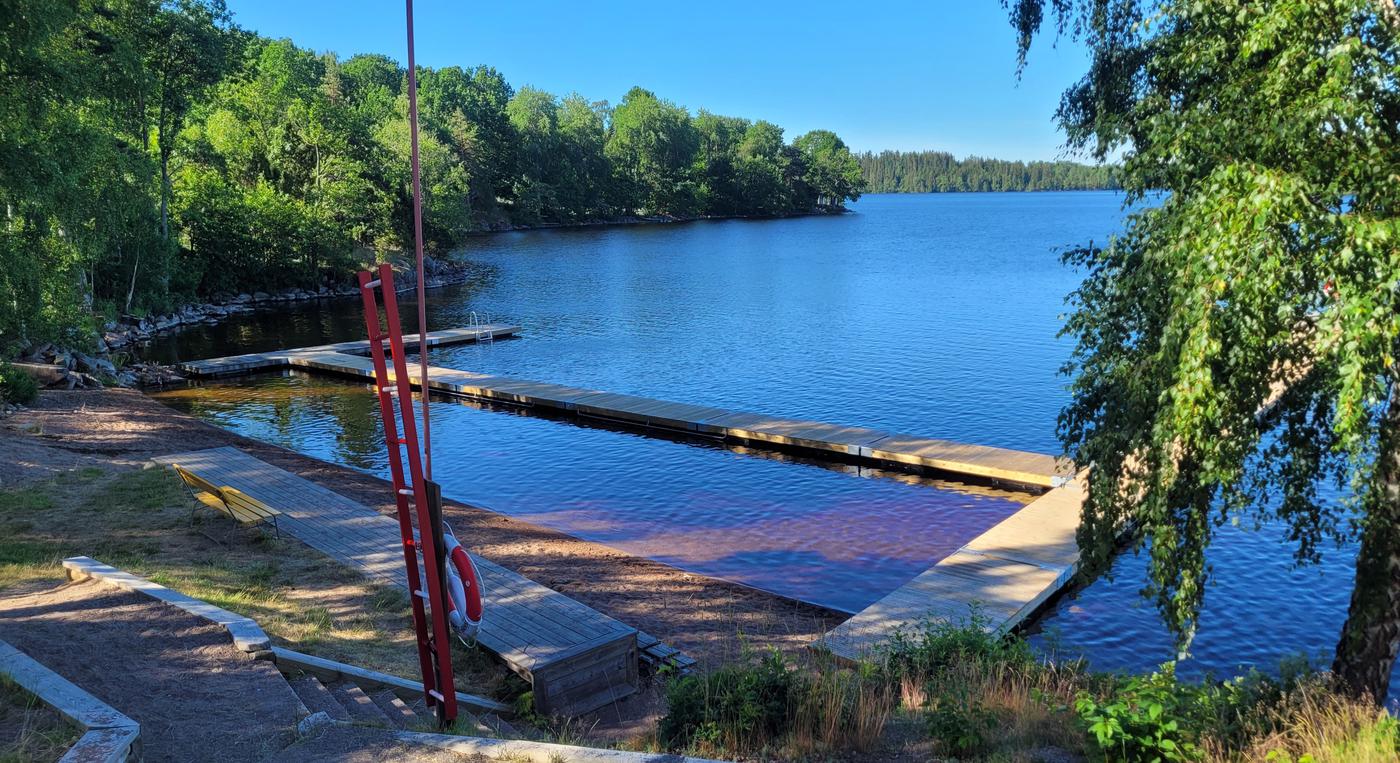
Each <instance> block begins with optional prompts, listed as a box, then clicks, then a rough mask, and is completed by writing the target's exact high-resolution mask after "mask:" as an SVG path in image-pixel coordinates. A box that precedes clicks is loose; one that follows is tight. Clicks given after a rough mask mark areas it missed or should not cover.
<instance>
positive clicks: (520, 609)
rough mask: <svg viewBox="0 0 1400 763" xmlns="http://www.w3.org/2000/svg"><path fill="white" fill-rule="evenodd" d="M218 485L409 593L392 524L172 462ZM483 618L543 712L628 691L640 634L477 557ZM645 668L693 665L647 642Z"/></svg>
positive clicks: (248, 474)
mask: <svg viewBox="0 0 1400 763" xmlns="http://www.w3.org/2000/svg"><path fill="white" fill-rule="evenodd" d="M154 460H155V461H156V462H157V463H160V464H179V465H180V466H182V467H184V468H186V469H189V470H190V471H192V472H195V473H196V474H198V475H200V476H201V477H204V478H205V479H207V480H209V481H210V482H212V483H214V484H215V485H219V486H224V485H231V486H233V487H236V488H238V489H239V490H241V491H243V492H244V493H247V494H248V495H250V496H252V497H254V498H256V499H258V500H260V501H262V502H263V503H266V504H267V505H269V506H272V507H274V508H276V509H278V510H280V511H281V512H282V517H281V528H282V530H283V531H285V532H289V533H291V534H292V535H294V536H296V537H297V538H298V539H300V540H301V541H303V542H304V543H306V544H307V545H309V546H311V547H312V548H315V549H317V550H319V551H321V552H323V553H325V554H327V555H328V556H331V557H332V558H334V559H336V560H338V561H340V562H342V563H344V564H346V565H348V566H350V567H353V568H355V569H358V570H360V571H361V572H362V573H364V574H365V575H367V576H370V577H372V578H376V579H378V580H381V581H384V582H388V583H392V584H395V585H398V586H401V587H404V588H406V587H407V580H406V577H405V575H406V572H405V570H404V562H403V551H402V540H401V539H400V535H399V527H398V522H397V521H396V520H395V519H393V518H391V517H388V516H385V515H383V514H380V513H379V512H377V511H375V510H373V509H371V508H369V507H367V506H365V505H363V504H360V503H357V502H355V501H352V500H350V499H349V498H346V497H344V496H342V495H340V494H339V493H335V492H333V491H331V490H327V489H326V488H324V487H321V486H320V485H317V484H316V483H314V482H310V481H308V480H305V479H303V478H301V477H298V476H296V475H295V474H292V473H291V472H288V471H285V470H283V469H279V468H277V467H275V466H272V465H271V464H268V463H265V462H263V461H260V460H258V459H256V458H254V457H252V456H250V455H248V454H246V453H244V452H243V451H241V450H238V449H237V448H232V447H222V448H212V449H209V450H200V451H193V452H189V453H175V454H171V455H168V456H161V457H159V458H156V459H154ZM472 559H473V560H474V561H475V562H476V564H477V568H478V570H479V571H480V573H481V577H482V589H483V592H484V594H485V602H484V603H485V612H486V615H485V618H484V619H483V622H482V625H481V632H480V634H479V636H478V641H479V642H480V643H481V645H482V646H484V647H486V648H487V649H489V650H490V651H492V652H494V653H495V654H497V655H499V656H500V657H501V658H502V659H503V660H505V662H506V664H507V665H509V666H510V667H511V669H513V670H514V671H516V672H517V673H519V674H520V675H521V676H522V677H524V678H525V679H526V680H527V681H530V682H531V683H532V685H533V686H534V691H535V706H536V708H537V709H538V710H540V711H541V712H545V713H549V712H563V713H569V714H579V713H584V712H588V711H589V710H593V709H596V708H598V707H601V706H603V705H605V704H607V703H609V702H612V701H614V700H616V699H620V698H622V697H624V696H626V695H628V694H631V693H632V692H633V691H635V688H636V683H637V672H638V661H639V659H641V656H640V655H639V654H638V648H639V647H638V632H637V630H636V629H635V628H632V627H630V626H627V625H624V624H623V623H621V622H618V621H617V620H614V619H613V618H611V617H608V616H607V615H604V614H603V613H601V612H597V611H595V610H593V609H591V608H589V607H587V606H585V605H583V604H581V603H579V602H577V601H574V600H573V599H570V598H569V597H567V596H565V595H563V594H561V593H559V592H557V591H554V590H552V589H550V588H547V587H545V586H542V585H540V584H538V583H535V582H534V581H532V580H530V579H528V578H526V577H524V576H522V575H519V574H516V573H514V572H512V571H510V570H507V569H505V568H504V567H501V566H500V565H498V564H495V563H493V562H491V561H489V560H487V559H484V558H482V557H480V556H477V555H475V554H473V555H472ZM645 640H646V641H647V645H646V646H647V648H648V652H647V656H648V659H649V661H651V662H655V661H657V660H658V658H657V655H660V654H663V653H669V654H668V655H667V656H668V657H670V658H671V659H670V662H671V663H672V664H678V665H681V666H683V667H685V666H689V665H693V664H694V661H693V660H690V659H689V658H686V657H684V655H680V653H679V652H677V651H676V650H674V649H671V648H670V647H667V646H666V645H665V644H661V643H660V642H659V641H657V640H656V639H654V638H651V637H646V639H645Z"/></svg>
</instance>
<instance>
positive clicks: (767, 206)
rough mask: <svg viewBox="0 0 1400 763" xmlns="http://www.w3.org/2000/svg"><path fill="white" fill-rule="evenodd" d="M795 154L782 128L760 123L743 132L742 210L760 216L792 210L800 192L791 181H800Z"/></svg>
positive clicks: (740, 165) (740, 148)
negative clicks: (786, 141)
mask: <svg viewBox="0 0 1400 763" xmlns="http://www.w3.org/2000/svg"><path fill="white" fill-rule="evenodd" d="M793 154H794V152H793V151H791V150H790V148H789V147H788V146H787V145H786V144H784V143H783V128H781V127H779V126H777V125H775V124H773V123H772V122H765V121H763V120H761V119H760V120H759V121H757V122H755V123H753V124H752V125H750V126H749V128H748V129H747V130H745V131H744V136H743V138H742V140H740V142H739V146H738V148H737V150H736V159H737V162H738V171H739V188H740V199H739V204H740V208H741V209H745V210H749V211H752V212H755V213H758V214H764V215H776V214H782V213H783V212H787V211H789V210H792V209H793V206H794V204H795V203H797V199H798V197H801V198H804V199H805V198H806V196H807V194H806V193H805V191H804V192H803V193H800V194H799V193H798V192H797V191H798V189H797V188H794V186H795V185H797V184H796V183H793V182H790V180H791V179H792V178H794V177H795V178H798V179H800V178H801V175H802V174H803V173H802V172H801V170H800V169H799V170H797V171H795V172H794V171H792V168H791V165H792V164H793V163H794V161H796V157H795V156H794V155H793Z"/></svg>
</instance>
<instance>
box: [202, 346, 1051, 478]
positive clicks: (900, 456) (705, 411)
mask: <svg viewBox="0 0 1400 763" xmlns="http://www.w3.org/2000/svg"><path fill="white" fill-rule="evenodd" d="M491 329H492V330H499V331H500V332H501V333H500V334H499V335H507V334H510V333H514V332H515V331H516V329H515V328H514V327H510V326H503V327H491ZM463 332H465V333H463ZM471 333H472V331H471V330H470V329H452V330H449V331H435V332H430V333H429V334H428V345H429V346H433V345H442V344H451V343H454V342H461V341H474V338H472V337H470V336H469V335H470V334H471ZM411 339H413V340H414V341H416V335H414V336H413V337H411ZM367 347H368V344H367V343H366V342H345V343H342V344H338V345H324V346H320V347H307V348H304V349H298V350H279V351H276V352H270V353H257V354H253V355H240V356H236V357H231V358H216V359H213V360H203V361H198V362H193V363H186V364H183V365H182V366H181V369H182V370H183V371H185V372H186V373H189V374H191V375H194V376H226V375H230V374H237V373H248V372H252V371H258V370H270V369H275V368H286V367H292V368H300V369H305V370H312V371H320V372H325V373H333V374H340V375H344V376H352V377H357V378H361V379H373V378H374V364H373V363H372V362H371V361H370V359H369V358H368V357H365V356H363V355H356V354H351V353H356V352H364V351H366V349H367ZM409 377H410V381H411V382H412V384H413V385H414V386H415V387H419V386H420V384H419V379H418V368H417V366H411V367H410V369H409ZM428 386H429V388H430V389H432V390H434V391H438V392H443V393H447V394H451V395H459V396H463V397H470V398H476V399H481V400H490V401H497V402H505V403H511V404H515V405H524V406H541V407H544V408H550V409H554V410H557V411H564V412H566V413H570V414H573V415H577V416H587V417H592V418H598V419H607V420H611V421H617V422H622V423H625V424H628V425H633V426H643V427H653V428H658V429H667V430H673V431H679V432H690V433H695V434H702V435H709V436H714V437H721V438H724V439H726V440H731V441H736V442H743V443H750V444H755V443H756V444H759V445H762V446H768V447H779V448H789V449H794V450H799V451H815V452H817V453H826V454H837V455H839V456H841V457H844V458H850V459H855V460H858V461H870V462H875V463H878V464H883V465H891V464H893V465H912V466H917V467H921V468H926V469H932V470H935V471H939V472H947V473H951V474H959V475H965V476H971V477H976V478H981V479H989V480H993V481H996V482H1005V483H1010V484H1013V485H1020V486H1028V487H1031V488H1034V489H1041V488H1053V487H1056V486H1059V485H1062V484H1064V483H1065V482H1067V481H1068V480H1069V477H1070V475H1071V471H1070V470H1069V469H1068V468H1067V467H1066V466H1065V465H1064V464H1062V463H1060V462H1059V461H1057V459H1056V458H1055V457H1054V456H1049V455H1044V454H1040V453H1027V452H1024V451H1018V450H1009V449H1006V448H994V447H989V446H985V445H967V444H962V443H956V442H950V441H948V440H937V439H932V438H927V437H918V436H915V435H907V434H898V433H892V432H886V431H883V430H879V429H868V428H865V427H854V426H842V425H838V424H825V423H822V422H817V421H802V420H796V419H785V418H781V417H777V416H768V415H765V414H759V413H745V412H740V411H731V410H726V409H723V408H714V407H710V406H704V405H692V404H689V403H676V402H670V401H666V400H656V399H652V398H647V397H639V396H636V395H624V394H617V393H612V392H600V391H598V390H591V389H581V388H578V387H568V386H564V385H561V384H551V383H548V382H536V381H528V380H524V379H513V378H509V377H504V376H489V375H486V374H478V373H472V372H470V371H459V370H456V369H451V368H440V367H437V366H429V367H428Z"/></svg>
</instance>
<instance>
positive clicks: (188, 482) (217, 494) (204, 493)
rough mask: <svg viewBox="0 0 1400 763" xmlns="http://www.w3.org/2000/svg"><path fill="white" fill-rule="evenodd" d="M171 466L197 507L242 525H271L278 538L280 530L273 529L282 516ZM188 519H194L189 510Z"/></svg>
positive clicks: (234, 491)
mask: <svg viewBox="0 0 1400 763" xmlns="http://www.w3.org/2000/svg"><path fill="white" fill-rule="evenodd" d="M171 466H172V467H174V469H175V473H176V474H178V475H180V479H182V480H184V481H185V487H188V488H189V489H190V494H191V495H193V496H194V497H195V498H196V499H197V500H198V501H199V502H200V503H202V504H204V505H205V506H208V507H209V508H211V509H214V510H215V511H222V512H223V513H225V514H227V515H229V516H230V517H233V518H234V519H235V520H237V521H239V522H242V523H243V524H246V525H264V524H271V525H272V531H273V532H274V533H276V534H277V537H279V538H280V537H282V530H281V528H279V527H278V526H277V517H278V516H279V515H280V514H281V513H282V512H280V511H278V510H277V509H274V508H272V507H271V506H268V505H267V504H265V503H263V502H262V501H259V500H258V499H256V498H254V497H252V496H250V495H248V494H247V493H244V492H243V491H241V490H239V489H238V488H233V487H229V486H228V485H224V486H223V487H218V486H216V485H215V484H214V483H212V482H210V481H209V480H206V479H204V478H203V477H201V476H199V475H198V474H195V473H194V472H192V471H190V470H188V469H186V468H184V467H183V466H180V465H179V464H171ZM190 517H191V519H193V517H194V511H193V510H191V511H190Z"/></svg>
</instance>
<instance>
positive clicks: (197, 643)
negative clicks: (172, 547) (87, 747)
mask: <svg viewBox="0 0 1400 763" xmlns="http://www.w3.org/2000/svg"><path fill="white" fill-rule="evenodd" d="M0 639H3V640H5V641H8V642H9V643H10V644H12V645H13V646H15V647H16V648H17V649H19V650H21V651H23V652H25V653H26V654H28V655H29V656H30V657H33V658H34V659H36V660H38V661H39V662H41V663H43V664H44V665H45V666H46V667H48V668H49V669H50V670H52V671H54V672H56V673H58V674H59V675H61V676H63V677H64V678H67V679H68V680H69V681H72V682H73V683H74V684H77V685H78V686H80V687H82V688H83V689H84V690H86V691H87V692H88V693H90V694H92V695H94V696H96V697H97V698H98V699H101V700H102V701H104V702H106V703H107V704H109V705H111V706H112V707H114V708H116V709H117V710H119V711H121V712H122V713H124V714H126V715H127V716H130V717H131V718H133V719H134V720H136V722H138V723H140V724H141V741H142V750H143V753H144V759H145V760H146V761H151V762H152V763H154V762H156V761H185V760H197V759H200V758H202V757H203V756H204V752H213V751H217V754H218V758H219V760H220V761H222V762H223V763H239V762H240V761H255V760H262V759H263V758H265V757H267V756H268V755H269V754H272V753H275V752H277V751H279V750H281V749H283V748H284V747H286V746H287V745H288V744H291V743H292V741H294V739H295V737H296V722H297V720H299V708H300V705H299V703H298V701H297V699H296V695H294V694H293V693H292V690H291V687H289V686H288V685H287V682H286V681H285V680H284V679H283V678H282V676H281V674H279V673H278V672H277V669H276V668H274V667H273V666H272V664H271V663H268V662H260V661H256V660H251V659H248V657H247V656H246V655H244V654H242V653H240V652H239V651H238V650H236V649H235V648H234V646H233V644H232V642H231V640H230V639H229V635H228V632H227V631H226V630H224V628H223V626H220V625H215V624H213V623H210V622H209V621H207V620H204V619H203V618H199V617H195V616H194V615H191V614H188V613H186V612H183V611H181V610H179V609H177V608H175V607H172V606H170V605H168V604H162V603H160V602H157V601H154V600H152V599H150V598H148V597H146V596H143V595H141V594H137V593H132V592H129V591H123V590H121V589H118V588H115V587H113V586H110V585H107V584H105V583H100V582H97V581H92V580H89V581H84V582H81V583H69V584H65V585H62V586H59V587H57V588H51V589H48V590H42V591H35V592H30V593H24V594H19V595H12V596H0Z"/></svg>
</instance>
